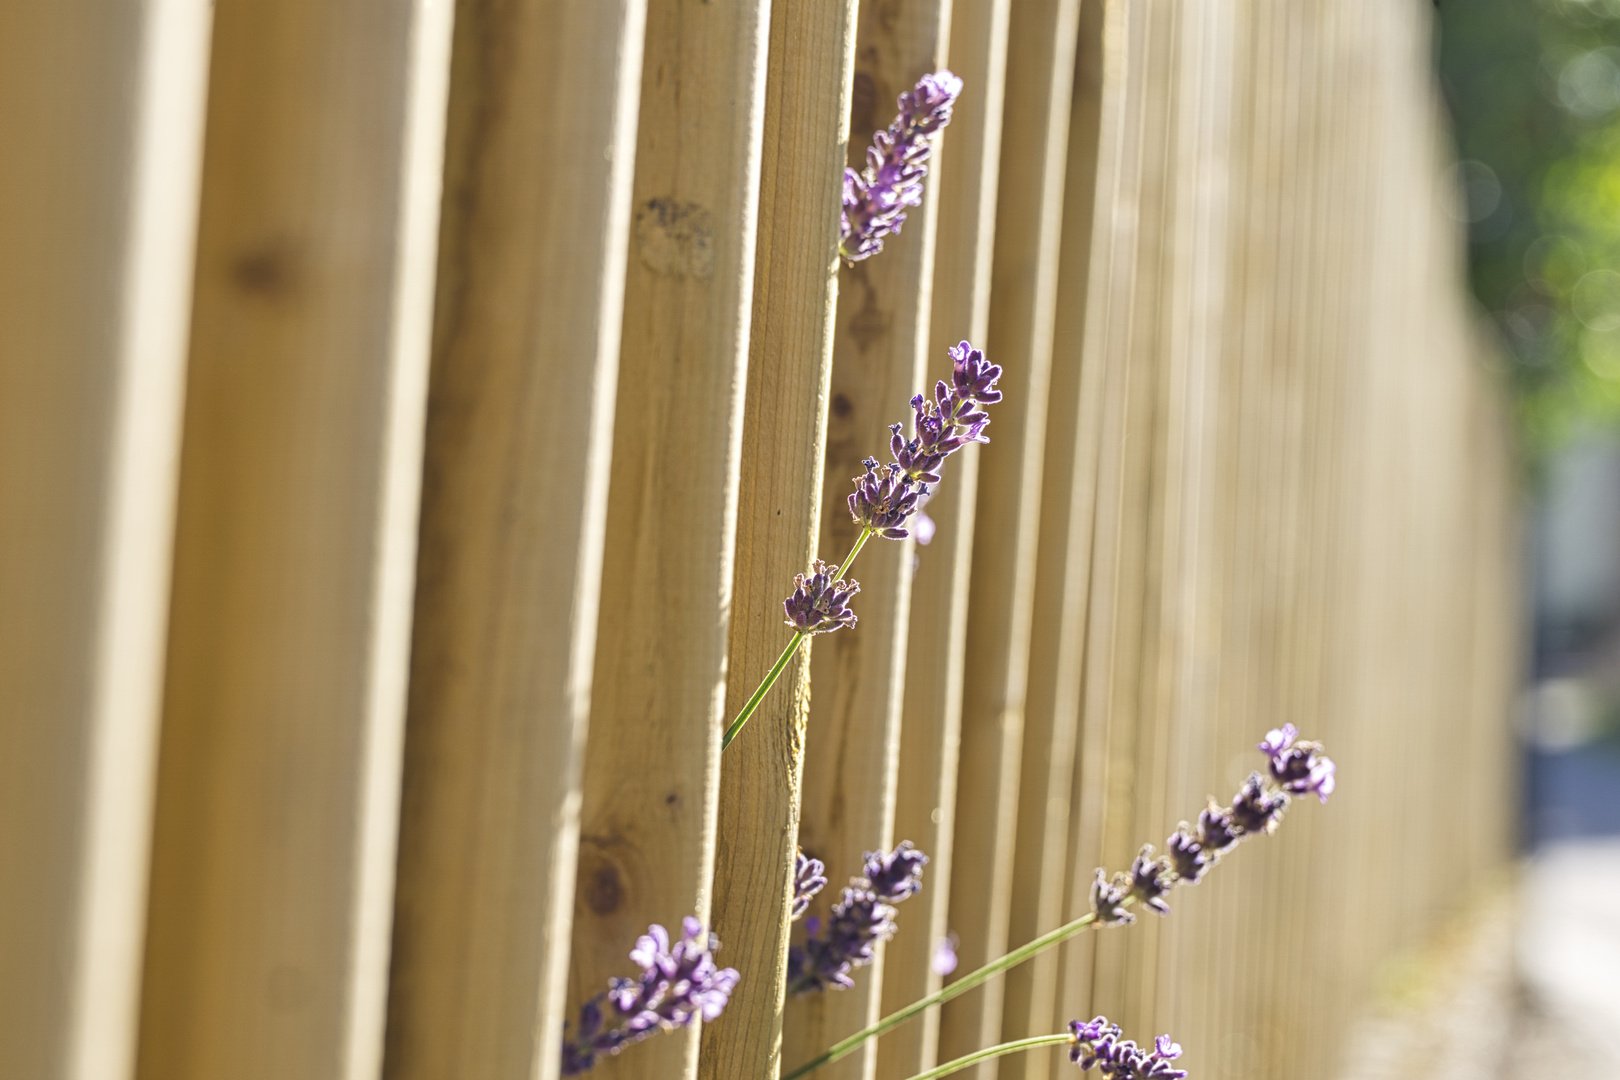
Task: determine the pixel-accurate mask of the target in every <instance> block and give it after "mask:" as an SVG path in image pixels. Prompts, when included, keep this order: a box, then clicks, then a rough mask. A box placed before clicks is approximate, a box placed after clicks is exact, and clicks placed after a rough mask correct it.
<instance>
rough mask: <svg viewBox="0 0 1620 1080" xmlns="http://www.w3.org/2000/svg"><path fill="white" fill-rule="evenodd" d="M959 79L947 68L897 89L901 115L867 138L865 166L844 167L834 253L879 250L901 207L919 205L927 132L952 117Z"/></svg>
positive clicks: (901, 216)
mask: <svg viewBox="0 0 1620 1080" xmlns="http://www.w3.org/2000/svg"><path fill="white" fill-rule="evenodd" d="M961 92H962V80H961V79H958V78H957V77H956V76H955V75H952V74H951V73H950V72H949V71H940V72H936V73H935V74H932V75H924V76H923V77H922V78H921V79H920V80H918V82H917V85H916V87H915V88H914V89H912V90H910V91H908V92H907V93H904V94H901V95H900V99H899V106H900V115H898V116H896V117H895V118H894V123H892V124H890V125H889V127H888V129H887V130H885V131H880V132H878V133H877V134H875V135H874V136H873V137H872V146H871V147H870V148H868V149H867V151H866V168H865V169H863V170H861V171H860V172H856V171H855V170H854V169H845V170H844V211H843V221H842V225H841V233H842V235H841V238H840V240H839V243H838V252H839V254H840V255H842V256H843V257H844V259H845V260H847V261H848V262H850V263H851V264H854V263H857V262H859V261H860V260H862V259H866V258H870V257H871V256H873V255H876V254H877V253H878V252H880V251H882V250H883V239H884V237H886V236H888V235H889V234H890V233H898V232H899V231H900V226H901V225H902V224H904V223H905V220H906V213H905V212H906V210H907V209H908V208H910V207H913V206H920V205H921V204H922V196H923V178H924V177H926V176H927V175H928V164H927V162H928V158H929V156H930V155H931V153H932V148H931V147H930V146H929V143H928V137H929V136H930V135H932V134H934V133H935V132H937V131H939V130H940V129H941V128H943V127H944V126H945V125H946V124H948V123H950V122H951V106H952V105H953V104H954V103H955V102H956V98H957V95H959V94H960V93H961Z"/></svg>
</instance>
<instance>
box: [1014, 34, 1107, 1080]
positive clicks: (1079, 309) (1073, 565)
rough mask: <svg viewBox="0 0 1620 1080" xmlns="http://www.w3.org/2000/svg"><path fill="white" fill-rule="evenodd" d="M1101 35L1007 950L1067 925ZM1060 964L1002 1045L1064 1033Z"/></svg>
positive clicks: (1031, 982) (1059, 375)
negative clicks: (1056, 1019) (1056, 1024)
mask: <svg viewBox="0 0 1620 1080" xmlns="http://www.w3.org/2000/svg"><path fill="white" fill-rule="evenodd" d="M1102 32H1103V5H1102V4H1100V3H1089V2H1082V4H1081V8H1080V28H1079V44H1078V51H1077V55H1076V59H1075V71H1074V92H1073V102H1072V105H1071V108H1070V123H1069V144H1068V165H1067V168H1066V170H1065V181H1064V184H1065V191H1064V197H1063V202H1064V206H1063V236H1062V247H1061V251H1060V255H1059V263H1058V283H1057V315H1056V322H1055V324H1054V330H1053V339H1052V389H1051V395H1050V400H1049V404H1048V405H1047V423H1046V463H1045V466H1044V469H1043V473H1042V481H1041V486H1042V494H1041V510H1040V521H1041V524H1040V537H1039V542H1038V547H1037V562H1036V564H1035V608H1034V629H1033V631H1032V634H1031V647H1030V666H1029V697H1028V706H1027V708H1026V713H1025V718H1024V746H1023V764H1022V766H1021V768H1020V777H1019V785H1018V787H1019V792H1018V795H1019V806H1018V828H1017V846H1016V849H1015V852H1016V853H1015V857H1014V862H1013V887H1012V908H1011V918H1010V920H1009V933H1008V941H1007V944H1008V946H1009V947H1010V948H1016V947H1017V946H1019V945H1022V944H1024V943H1026V942H1028V941H1030V940H1032V939H1033V938H1035V937H1037V936H1038V935H1040V934H1043V933H1045V932H1046V931H1048V930H1050V929H1052V928H1053V927H1054V926H1057V925H1058V924H1059V923H1061V922H1064V921H1065V919H1064V917H1063V912H1064V910H1065V908H1064V901H1065V894H1066V884H1067V878H1068V870H1069V859H1068V855H1069V850H1068V849H1069V811H1070V806H1071V804H1072V802H1073V796H1074V780H1075V775H1074V774H1075V749H1076V746H1077V744H1078V737H1079V721H1080V702H1081V676H1082V673H1083V670H1084V668H1083V659H1084V650H1085V633H1086V618H1087V603H1086V596H1087V592H1088V589H1089V586H1090V582H1091V541H1092V511H1093V508H1094V507H1095V505H1096V485H1097V457H1098V452H1099V439H1098V436H1099V433H1100V429H1101V425H1100V423H1099V420H1100V418H1101V415H1102V405H1103V400H1102V398H1103V381H1104V379H1103V376H1104V368H1105V363H1104V362H1102V360H1101V358H1099V357H1093V358H1090V361H1088V360H1087V358H1086V356H1085V350H1084V347H1085V326H1086V299H1087V281H1088V278H1089V274H1090V269H1091V252H1092V246H1091V232H1092V228H1093V225H1094V221H1095V216H1096V214H1095V209H1096V190H1097V166H1098V149H1099V147H1098V139H1099V136H1100V134H1101V111H1100V110H1101V105H1102V83H1103V40H1102ZM1059 959H1060V957H1059V953H1058V951H1057V950H1048V951H1047V952H1045V953H1042V954H1041V955H1039V956H1037V957H1036V958H1035V959H1034V960H1032V961H1030V962H1029V963H1028V964H1024V965H1021V966H1020V967H1018V968H1015V969H1013V970H1012V971H1010V972H1008V973H1007V990H1006V1002H1005V1005H1004V1010H1003V1011H1004V1016H1003V1020H1002V1025H1001V1037H1002V1039H1003V1040H1006V1041H1012V1040H1014V1039H1022V1038H1028V1037H1031V1036H1036V1035H1046V1034H1050V1033H1051V1032H1052V1031H1054V1030H1057V1029H1056V1028H1053V1027H1052V1026H1051V1024H1052V1014H1053V1010H1054V1009H1055V1007H1056V997H1057V979H1058V967H1059ZM1062 1056H1063V1055H1061V1054H1059V1053H1058V1052H1057V1051H1056V1050H1054V1051H1039V1052H1033V1053H1028V1054H1020V1055H1017V1056H1015V1057H1012V1058H1009V1059H1008V1060H1006V1061H1005V1062H1003V1063H1002V1066H1001V1075H1002V1076H1003V1077H1005V1078H1007V1080H1044V1078H1045V1077H1046V1076H1047V1075H1048V1071H1049V1067H1050V1066H1052V1065H1053V1063H1054V1062H1059V1061H1060V1060H1061V1057H1062Z"/></svg>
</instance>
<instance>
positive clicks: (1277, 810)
mask: <svg viewBox="0 0 1620 1080" xmlns="http://www.w3.org/2000/svg"><path fill="white" fill-rule="evenodd" d="M1298 734H1299V733H1298V732H1297V731H1296V730H1295V729H1294V726H1293V725H1292V724H1286V725H1284V726H1283V727H1282V728H1281V729H1280V730H1277V731H1272V732H1269V733H1267V735H1266V738H1265V741H1264V742H1262V743H1261V744H1260V747H1259V748H1260V750H1261V751H1262V752H1263V753H1265V754H1266V755H1267V756H1268V757H1270V758H1271V765H1270V771H1271V776H1272V778H1273V779H1274V780H1276V781H1277V784H1276V785H1273V784H1269V783H1267V781H1266V778H1265V777H1264V776H1262V775H1261V774H1260V773H1257V772H1255V773H1250V774H1249V778H1248V779H1247V780H1245V781H1244V782H1243V787H1242V788H1240V789H1239V790H1238V793H1237V794H1236V795H1235V796H1233V797H1232V805H1230V806H1221V805H1220V804H1218V803H1216V801H1215V800H1214V799H1210V800H1209V806H1208V807H1207V808H1206V809H1205V810H1204V811H1203V812H1202V813H1200V814H1199V815H1198V825H1197V827H1196V828H1195V827H1193V826H1191V825H1188V824H1187V823H1186V822H1185V821H1183V822H1182V823H1181V824H1180V825H1179V826H1177V828H1176V831H1175V832H1174V833H1172V834H1171V835H1170V838H1169V839H1168V840H1167V841H1165V845H1164V846H1165V853H1164V854H1163V855H1161V856H1159V857H1158V858H1154V856H1153V847H1152V845H1151V844H1150V845H1145V846H1144V847H1143V848H1142V851H1141V854H1139V855H1137V857H1136V861H1135V862H1133V863H1132V864H1131V872H1130V873H1129V874H1115V875H1114V876H1113V878H1112V879H1110V878H1109V877H1108V874H1107V872H1106V871H1104V870H1103V869H1102V868H1101V867H1098V869H1097V877H1096V880H1095V881H1094V882H1093V883H1092V886H1091V910H1092V913H1093V915H1094V916H1095V918H1096V921H1097V923H1098V924H1099V925H1102V926H1118V925H1123V924H1125V923H1129V922H1133V921H1135V920H1134V918H1133V916H1132V915H1131V913H1130V911H1128V910H1127V908H1128V906H1129V905H1130V904H1131V903H1133V902H1135V901H1141V902H1142V903H1143V904H1144V905H1146V906H1147V907H1148V908H1149V909H1151V910H1153V911H1156V912H1158V913H1159V914H1161V915H1166V914H1169V912H1170V905H1169V904H1168V903H1166V902H1165V899H1164V896H1165V894H1166V893H1168V892H1169V891H1170V890H1171V889H1174V888H1175V887H1176V886H1178V885H1196V884H1198V882H1199V881H1200V880H1201V879H1202V878H1203V876H1204V873H1205V871H1207V870H1208V869H1209V868H1210V867H1211V866H1214V865H1215V864H1216V863H1217V862H1219V861H1220V859H1221V856H1222V855H1225V854H1226V853H1227V852H1228V851H1231V850H1232V849H1233V848H1234V847H1236V846H1237V845H1238V844H1239V843H1240V842H1242V841H1243V840H1246V839H1248V838H1249V837H1251V836H1264V835H1266V834H1268V833H1272V832H1275V831H1276V829H1277V826H1278V824H1280V823H1281V821H1282V816H1283V812H1284V811H1285V810H1287V809H1288V804H1289V801H1290V796H1289V792H1295V793H1301V792H1315V793H1316V794H1317V796H1318V797H1319V798H1320V799H1321V800H1322V801H1323V802H1326V801H1327V795H1328V794H1329V793H1331V792H1332V790H1333V774H1334V766H1333V762H1332V760H1330V759H1329V758H1327V757H1325V756H1323V755H1322V752H1321V751H1322V747H1321V744H1319V743H1313V742H1303V741H1296V740H1297V736H1298Z"/></svg>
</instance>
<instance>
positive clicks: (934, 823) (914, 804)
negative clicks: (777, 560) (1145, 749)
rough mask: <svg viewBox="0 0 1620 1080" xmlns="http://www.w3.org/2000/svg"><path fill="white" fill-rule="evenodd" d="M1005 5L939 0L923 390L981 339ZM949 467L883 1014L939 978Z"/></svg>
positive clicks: (929, 1051) (949, 722) (954, 644)
mask: <svg viewBox="0 0 1620 1080" xmlns="http://www.w3.org/2000/svg"><path fill="white" fill-rule="evenodd" d="M1008 8H1009V0H953V3H952V9H951V30H950V52H949V60H950V64H951V69H952V71H954V72H955V73H956V74H957V75H958V76H959V77H961V79H962V80H963V84H964V89H963V92H962V96H961V98H960V99H959V100H958V101H957V104H956V108H955V111H954V114H953V117H952V120H951V127H950V137H949V141H950V149H949V152H947V153H946V154H945V155H944V157H943V160H941V161H940V162H939V163H938V164H937V166H936V167H935V169H934V173H933V176H934V181H933V182H934V183H935V184H936V185H937V188H938V195H937V202H936V204H935V208H936V211H937V214H936V216H937V220H938V226H937V232H936V239H935V245H936V246H935V255H934V274H933V286H932V287H933V294H934V302H933V305H932V314H931V318H930V326H929V331H928V342H929V344H928V353H927V356H926V359H925V370H926V371H927V373H928V376H929V378H926V379H924V383H925V385H926V386H932V385H933V380H934V379H942V378H943V379H948V378H949V376H950V371H951V361H950V358H949V356H948V355H947V350H948V349H949V348H950V347H951V346H953V345H955V344H957V342H959V341H962V340H963V339H966V340H969V341H972V342H973V343H975V344H978V345H982V344H983V342H984V341H985V337H986V334H987V333H988V330H989V322H990V272H991V256H992V255H993V254H994V247H995V243H994V240H995V215H996V184H997V176H998V172H999V167H1000V149H1001V107H1002V100H1003V97H1004V91H1005V86H1006V62H1007V20H1008ZM950 469H951V475H950V478H949V479H948V481H946V482H945V483H944V484H942V485H941V486H940V488H939V489H938V491H937V492H936V494H935V495H934V496H933V497H932V498H931V499H929V501H928V507H927V513H928V514H929V516H930V517H932V518H933V520H934V525H935V533H934V539H933V541H932V542H931V543H930V544H929V545H928V546H927V547H926V548H924V549H922V550H919V551H918V552H917V571H916V577H915V579H914V581H913V582H912V592H911V613H910V622H911V624H912V625H914V626H916V627H917V628H918V631H917V632H916V633H914V634H909V635H908V638H907V645H906V683H905V695H904V697H905V700H904V702H903V703H902V710H901V712H902V717H901V735H900V755H899V756H900V762H899V775H898V781H897V783H896V795H895V827H894V836H895V837H897V838H899V839H908V840H911V841H912V842H913V843H915V844H916V845H917V846H918V847H919V848H921V849H922V850H923V851H925V852H927V853H928V856H929V858H930V859H931V860H932V862H931V863H930V864H929V867H928V870H927V872H926V884H925V885H924V887H923V892H922V893H921V894H920V895H919V896H917V897H915V898H913V899H912V900H910V901H908V903H907V908H906V911H905V925H906V929H905V932H904V933H902V934H900V935H898V936H897V937H896V938H895V939H894V940H893V941H891V942H890V943H889V945H888V946H887V948H886V949H885V952H884V960H883V965H884V966H883V1001H882V1009H881V1011H882V1012H883V1013H885V1014H887V1013H890V1012H893V1011H894V1010H895V1009H898V1008H901V1007H903V1006H905V1005H908V1004H910V1003H911V1002H913V1001H916V1000H917V999H918V998H921V997H924V996H926V995H928V994H931V993H933V992H934V991H936V990H938V989H939V987H940V985H941V982H942V981H943V980H942V976H941V975H940V974H938V973H937V972H936V971H935V970H934V964H933V956H934V951H935V949H936V947H937V946H938V943H939V942H940V941H941V940H942V939H943V938H945V936H946V934H947V932H948V924H947V916H948V907H949V902H950V881H951V867H952V858H951V849H952V836H953V828H954V819H955V812H956V770H957V751H958V747H959V740H960V735H961V720H962V679H963V661H964V652H965V650H966V647H967V601H968V581H969V573H970V570H971V566H972V559H973V515H974V510H975V506H976V492H977V489H978V473H979V449H978V447H976V446H969V447H967V448H965V449H964V450H962V451H961V452H960V453H959V454H957V455H956V457H955V458H954V459H953V460H952V461H951V464H950ZM924 905H926V907H924ZM939 1014H940V1010H939V1009H937V1008H935V1009H930V1010H928V1012H926V1013H924V1014H923V1017H922V1019H921V1020H920V1021H918V1022H915V1023H912V1024H907V1025H906V1026H905V1027H903V1028H901V1029H900V1030H898V1031H896V1032H894V1033H893V1034H890V1035H888V1036H886V1037H885V1038H884V1039H882V1040H881V1041H880V1042H879V1043H878V1052H877V1056H878V1061H877V1069H878V1075H879V1076H885V1077H887V1076H911V1075H914V1074H916V1073H919V1072H922V1071H924V1070H926V1069H929V1068H932V1067H933V1066H934V1065H935V1064H936V1051H937V1049H938V1045H939Z"/></svg>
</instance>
